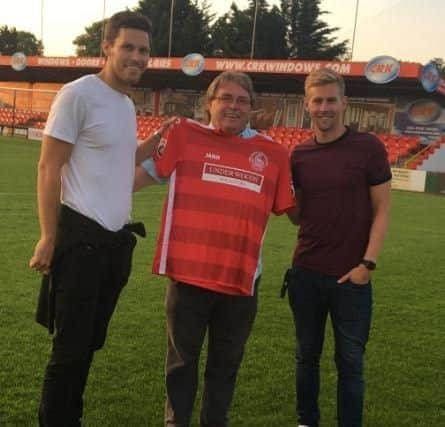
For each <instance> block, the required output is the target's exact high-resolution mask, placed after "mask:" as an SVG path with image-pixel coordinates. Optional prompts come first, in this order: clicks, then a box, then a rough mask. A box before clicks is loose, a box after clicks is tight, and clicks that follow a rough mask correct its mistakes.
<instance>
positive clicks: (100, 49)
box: [99, 0, 107, 58]
mask: <svg viewBox="0 0 445 427" xmlns="http://www.w3.org/2000/svg"><path fill="white" fill-rule="evenodd" d="M106 3H107V0H104V3H103V9H102V29H101V31H100V43H99V57H100V58H102V42H103V41H104V37H105V10H106Z"/></svg>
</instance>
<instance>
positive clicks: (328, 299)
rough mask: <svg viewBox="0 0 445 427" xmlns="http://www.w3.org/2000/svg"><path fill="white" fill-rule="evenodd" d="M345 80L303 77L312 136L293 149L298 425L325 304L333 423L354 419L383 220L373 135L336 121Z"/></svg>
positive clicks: (315, 417) (315, 414) (311, 411)
mask: <svg viewBox="0 0 445 427" xmlns="http://www.w3.org/2000/svg"><path fill="white" fill-rule="evenodd" d="M346 105H347V100H346V97H345V96H344V80H343V78H342V77H341V76H340V75H338V74H337V73H335V72H333V71H332V70H329V69H320V70H316V71H314V72H312V73H311V74H309V76H308V77H307V79H306V82H305V108H306V110H307V111H308V113H309V115H310V117H311V119H312V124H313V128H314V133H315V136H314V138H313V139H311V140H309V141H307V142H306V143H304V144H302V145H299V146H297V147H296V148H295V149H294V151H293V153H292V156H291V164H292V174H293V181H294V186H295V189H296V192H297V200H299V202H300V203H299V208H298V209H297V210H294V211H293V212H292V213H291V214H289V218H290V219H291V221H292V222H293V223H294V224H298V225H299V226H300V227H299V233H298V244H297V247H296V249H295V254H294V259H293V267H292V269H291V270H289V271H288V276H287V277H288V280H287V283H288V290H289V301H290V306H291V308H292V312H293V316H294V321H295V328H296V336H297V341H298V349H297V380H296V388H297V413H298V422H299V425H300V426H310V427H313V426H318V424H319V419H320V411H319V408H318V393H319V384H320V379H319V361H320V356H321V352H322V348H323V340H324V330H325V324H326V318H327V315H328V313H329V315H330V317H331V321H332V326H333V330H334V338H335V363H336V366H337V372H338V383H337V416H338V425H339V426H341V427H358V426H361V425H362V413H363V396H364V381H363V354H364V352H365V345H366V342H367V340H368V334H369V328H370V323H371V307H372V291H371V274H372V270H374V269H375V268H376V262H377V257H378V255H379V253H380V250H381V248H382V245H383V240H384V237H385V234H386V230H387V226H388V221H389V205H390V180H391V170H390V167H389V164H388V160H387V155H386V151H385V148H384V146H383V145H382V144H381V143H380V141H379V140H378V139H377V138H375V137H374V136H372V135H370V134H366V133H359V132H356V131H354V130H352V129H349V128H348V127H346V126H344V125H343V115H344V112H345V109H346Z"/></svg>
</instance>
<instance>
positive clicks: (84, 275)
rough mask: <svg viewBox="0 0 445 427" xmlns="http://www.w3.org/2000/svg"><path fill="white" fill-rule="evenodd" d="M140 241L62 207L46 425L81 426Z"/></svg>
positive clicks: (43, 403)
mask: <svg viewBox="0 0 445 427" xmlns="http://www.w3.org/2000/svg"><path fill="white" fill-rule="evenodd" d="M98 227H99V228H98ZM102 230H103V232H102ZM135 244H136V238H135V237H134V236H133V235H132V234H131V233H130V232H127V231H125V232H118V233H112V232H108V231H106V230H104V229H101V228H100V226H99V225H98V224H96V223H94V222H93V221H91V220H89V219H87V218H85V217H83V216H81V215H80V214H77V213H75V212H74V211H71V210H69V209H68V208H63V209H62V214H61V222H60V224H59V229H58V246H57V249H56V254H57V255H56V258H55V261H54V265H53V266H52V286H54V291H53V298H54V302H53V304H54V315H55V319H54V324H55V334H54V337H53V346H52V352H51V356H50V360H49V363H48V365H47V367H46V371H45V377H44V382H43V391H42V399H41V403H40V410H39V422H40V425H41V426H45V427H74V426H76V427H77V426H80V425H81V418H82V411H83V398H82V396H83V392H84V389H85V385H86V381H87V377H88V372H89V369H90V365H91V362H92V360H93V354H94V351H96V350H98V349H100V348H101V347H102V346H103V345H104V342H105V337H106V333H107V328H108V323H109V321H110V319H111V316H112V314H113V311H114V309H115V307H116V304H117V300H118V297H119V294H120V292H121V290H122V288H123V286H124V285H125V284H126V282H127V280H128V276H129V273H130V269H131V258H132V252H133V248H134V246H135Z"/></svg>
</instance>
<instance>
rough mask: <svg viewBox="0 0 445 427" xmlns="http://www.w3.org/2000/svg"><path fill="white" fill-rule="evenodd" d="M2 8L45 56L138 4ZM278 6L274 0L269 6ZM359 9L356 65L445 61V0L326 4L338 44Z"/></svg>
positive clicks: (26, 3) (25, 3)
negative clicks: (385, 58)
mask: <svg viewBox="0 0 445 427" xmlns="http://www.w3.org/2000/svg"><path fill="white" fill-rule="evenodd" d="M165 1H169V0H165ZM6 2H7V7H5V5H4V3H6ZM1 3H2V7H1V12H0V26H2V25H8V26H14V27H16V28H17V29H18V30H23V31H30V32H32V33H34V34H35V35H36V37H37V38H42V39H43V44H44V47H45V56H70V55H74V54H75V46H74V45H73V44H72V41H73V40H74V39H75V38H76V37H77V36H78V35H79V34H82V33H83V32H84V28H85V27H86V26H89V25H90V24H91V23H93V22H94V21H98V20H100V19H102V17H103V16H105V17H109V16H110V15H112V14H113V13H115V12H117V11H119V10H123V9H125V8H126V7H128V8H133V7H135V6H136V5H137V4H138V1H137V0H1ZM208 3H209V4H210V5H211V9H212V12H214V13H216V14H217V15H221V14H223V13H225V12H227V11H228V10H229V8H230V5H231V3H232V0H214V1H212V0H209V2H208ZM247 3H248V0H237V5H238V7H239V8H244V7H245V6H246V5H247ZM279 3H280V2H279V0H269V4H270V5H273V4H276V5H279ZM357 4H358V18H357V29H356V34H355V43H354V51H353V60H354V61H368V60H369V59H371V58H373V57H375V56H378V55H390V56H393V57H395V58H396V59H399V60H402V61H411V62H420V63H426V62H428V61H429V60H430V59H432V58H436V57H439V58H445V43H444V40H445V25H443V17H444V16H445V1H444V0H322V2H321V9H322V10H324V11H326V12H328V13H327V14H325V15H323V16H322V19H323V20H324V21H325V22H326V23H328V25H329V26H331V27H339V28H340V29H339V31H337V32H336V33H335V36H336V37H337V38H338V39H339V40H344V39H349V40H350V42H351V43H352V38H353V28H354V17H355V11H356V5H357ZM42 6H43V8H42ZM104 6H105V7H104ZM104 9H105V14H104ZM42 10H43V14H42V13H41V11H42ZM42 17H43V26H42V19H41V18H42ZM440 40H442V42H440ZM173 43H174V40H173Z"/></svg>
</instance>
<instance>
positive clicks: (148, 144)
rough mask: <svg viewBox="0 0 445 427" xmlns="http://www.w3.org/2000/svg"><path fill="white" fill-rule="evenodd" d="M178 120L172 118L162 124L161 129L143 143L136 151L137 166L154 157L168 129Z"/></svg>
mask: <svg viewBox="0 0 445 427" xmlns="http://www.w3.org/2000/svg"><path fill="white" fill-rule="evenodd" d="M177 119H178V117H176V116H174V117H170V118H168V119H167V120H165V121H164V123H162V125H161V127H160V128H159V129H158V130H157V131H156V132H155V133H153V134H152V135H150V136H149V137H148V138H147V139H145V140H144V141H142V142H141V143H140V144H139V146H138V148H137V150H136V165H139V164H140V163H142V162H143V161H144V160H145V159H147V158H149V157H153V154H154V153H155V151H156V148H157V146H158V144H159V141H160V140H161V139H162V137H163V136H164V134H165V132H166V131H167V129H168V128H169V127H170V126H171V125H172V124H173V123H174V122H175V121H176V120H177Z"/></svg>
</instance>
